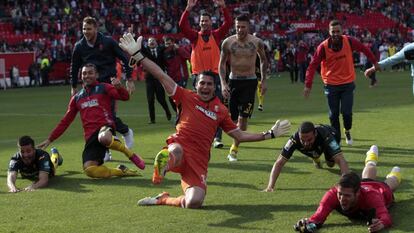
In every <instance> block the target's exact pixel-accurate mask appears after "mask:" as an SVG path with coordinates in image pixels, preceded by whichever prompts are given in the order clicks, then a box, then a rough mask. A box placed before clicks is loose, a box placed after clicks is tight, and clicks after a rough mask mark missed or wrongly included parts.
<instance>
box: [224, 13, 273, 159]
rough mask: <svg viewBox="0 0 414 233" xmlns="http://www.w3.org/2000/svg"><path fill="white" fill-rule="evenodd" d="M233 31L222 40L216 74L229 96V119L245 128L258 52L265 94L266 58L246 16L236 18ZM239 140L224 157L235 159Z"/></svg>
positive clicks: (254, 89)
mask: <svg viewBox="0 0 414 233" xmlns="http://www.w3.org/2000/svg"><path fill="white" fill-rule="evenodd" d="M235 26H236V35H232V36H230V37H228V38H226V39H225V40H224V41H223V44H222V46H221V47H222V49H221V54H220V63H219V74H220V80H221V86H222V94H223V98H225V99H228V102H229V110H230V114H231V119H232V120H233V121H234V122H237V126H238V127H239V128H240V129H241V130H243V131H246V129H247V119H248V118H250V117H251V115H252V112H253V105H254V98H255V94H256V88H257V78H258V77H256V73H255V64H256V57H257V55H258V56H259V58H260V71H261V77H260V79H261V82H262V88H261V92H262V94H265V92H266V89H267V86H266V70H267V59H266V55H265V45H264V43H263V41H262V40H261V39H259V38H257V37H255V36H253V35H251V34H250V33H249V27H250V24H249V18H248V17H247V16H246V15H241V16H238V17H237V18H236V23H235ZM227 62H229V64H230V75H229V83H227V81H226V64H227ZM239 144H240V142H238V141H237V140H234V141H233V144H232V146H231V147H230V152H229V155H228V156H227V158H228V159H229V161H230V162H235V161H237V152H238V146H239Z"/></svg>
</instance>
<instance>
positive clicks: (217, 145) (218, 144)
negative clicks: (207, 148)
mask: <svg viewBox="0 0 414 233" xmlns="http://www.w3.org/2000/svg"><path fill="white" fill-rule="evenodd" d="M213 146H214V148H223V146H224V145H223V143H222V142H221V140H220V139H218V138H215V139H214V141H213Z"/></svg>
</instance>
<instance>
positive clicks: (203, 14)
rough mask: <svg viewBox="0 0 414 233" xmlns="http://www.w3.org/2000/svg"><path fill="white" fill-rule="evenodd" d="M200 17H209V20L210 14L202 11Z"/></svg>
mask: <svg viewBox="0 0 414 233" xmlns="http://www.w3.org/2000/svg"><path fill="white" fill-rule="evenodd" d="M201 16H207V17H209V18H210V19H211V14H210V13H208V12H206V11H204V12H203V13H201Z"/></svg>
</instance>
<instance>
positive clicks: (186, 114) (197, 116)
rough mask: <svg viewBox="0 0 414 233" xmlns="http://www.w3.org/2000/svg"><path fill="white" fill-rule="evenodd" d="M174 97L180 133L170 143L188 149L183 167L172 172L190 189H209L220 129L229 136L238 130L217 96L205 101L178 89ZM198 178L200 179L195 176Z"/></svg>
mask: <svg viewBox="0 0 414 233" xmlns="http://www.w3.org/2000/svg"><path fill="white" fill-rule="evenodd" d="M172 98H173V100H174V101H175V103H176V105H177V109H178V110H179V120H178V124H177V126H176V128H177V132H176V133H175V134H173V135H171V136H170V137H169V138H168V140H167V143H168V144H170V143H173V142H177V143H179V144H180V145H181V146H182V147H183V150H184V157H183V160H184V161H183V163H182V165H181V166H180V167H178V168H176V169H172V171H174V172H179V173H181V175H182V181H184V182H185V183H187V184H188V185H189V186H193V185H197V186H200V187H201V188H204V189H205V185H206V184H205V179H206V177H207V167H208V162H209V160H210V148H211V143H212V142H213V139H214V135H215V133H216V130H217V128H218V127H221V128H222V129H223V130H224V132H226V133H230V132H232V131H234V130H236V129H238V128H237V126H236V125H235V124H234V123H233V121H232V120H231V118H230V115H229V112H228V110H227V108H226V107H225V106H224V105H223V104H222V103H221V101H220V100H219V99H218V98H217V97H214V98H213V99H212V100H210V101H208V102H204V101H202V100H201V99H200V98H199V96H198V95H197V94H196V93H194V92H192V91H190V90H187V89H183V88H181V87H179V86H177V87H176V90H175V92H174V94H173V96H172ZM184 166H185V168H184ZM187 175H188V176H191V177H187ZM195 175H196V176H197V177H193V176H195ZM197 180H198V181H197ZM194 182H195V183H194Z"/></svg>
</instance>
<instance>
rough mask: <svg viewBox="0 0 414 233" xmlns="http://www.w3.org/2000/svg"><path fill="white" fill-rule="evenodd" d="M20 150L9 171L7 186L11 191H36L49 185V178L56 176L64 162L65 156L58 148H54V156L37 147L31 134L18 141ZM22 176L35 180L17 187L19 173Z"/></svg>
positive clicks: (11, 160) (10, 164)
mask: <svg viewBox="0 0 414 233" xmlns="http://www.w3.org/2000/svg"><path fill="white" fill-rule="evenodd" d="M17 146H18V147H19V151H18V152H17V153H16V154H15V155H14V156H13V157H12V158H11V159H10V162H9V170H8V172H7V186H8V188H9V192H10V193H17V192H20V191H34V190H36V189H39V188H44V187H47V185H48V184H49V178H51V177H53V176H55V173H56V169H57V168H58V167H59V166H60V165H61V164H62V162H63V158H62V156H60V155H59V153H58V152H57V150H56V148H52V156H50V155H49V154H48V153H47V152H46V151H44V150H40V149H36V148H35V146H34V141H33V139H32V138H31V137H29V136H22V137H20V138H19V141H18V142H17ZM18 172H20V175H21V176H22V178H25V179H31V180H35V181H34V182H33V183H32V184H30V185H29V186H27V187H26V188H24V189H23V190H21V189H19V188H17V187H16V179H17V173H18Z"/></svg>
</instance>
